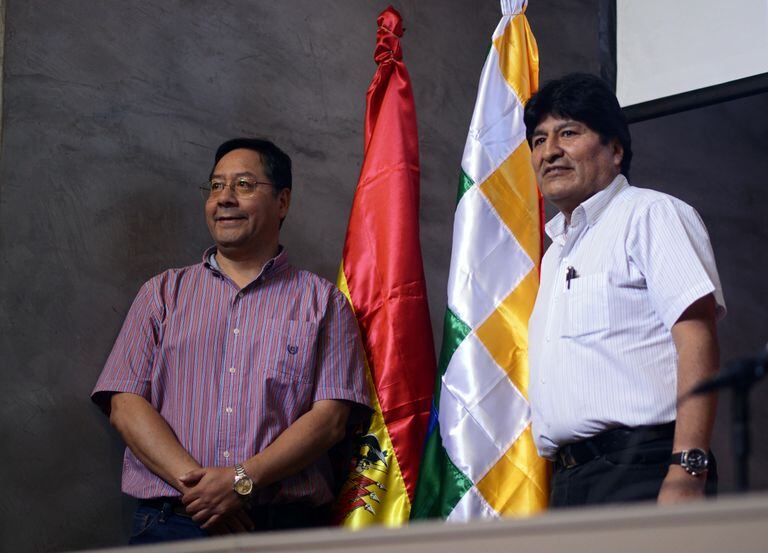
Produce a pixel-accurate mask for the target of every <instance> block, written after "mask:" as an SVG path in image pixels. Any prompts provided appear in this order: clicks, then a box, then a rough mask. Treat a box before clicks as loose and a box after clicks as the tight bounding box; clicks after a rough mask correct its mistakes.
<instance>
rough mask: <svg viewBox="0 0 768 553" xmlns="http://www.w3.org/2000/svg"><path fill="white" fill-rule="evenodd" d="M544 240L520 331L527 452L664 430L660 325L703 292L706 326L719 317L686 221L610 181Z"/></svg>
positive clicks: (698, 243) (705, 255)
mask: <svg viewBox="0 0 768 553" xmlns="http://www.w3.org/2000/svg"><path fill="white" fill-rule="evenodd" d="M546 232H547V234H548V235H549V236H550V238H552V245H551V246H550V247H549V249H548V250H547V252H546V254H545V255H544V259H543V260H542V267H541V286H540V288H539V293H538V296H537V298H536V304H535V306H534V309H533V313H532V314H531V319H530V322H529V329H528V331H529V349H528V354H529V363H530V375H531V376H530V379H531V380H530V399H531V411H532V412H531V418H532V426H533V433H534V440H535V442H536V446H537V448H538V450H539V453H540V454H541V455H542V456H544V457H550V458H551V457H552V456H553V454H554V453H555V451H556V450H557V448H558V447H560V446H562V445H564V444H567V443H570V442H574V441H577V440H582V439H584V438H588V437H590V436H594V435H595V434H597V433H599V432H602V431H604V430H606V429H609V428H613V427H616V426H630V427H632V426H640V425H647V424H661V423H666V422H670V421H672V420H674V419H675V416H676V410H675V403H676V397H677V351H676V349H675V344H674V342H673V340H672V334H671V328H672V325H673V324H675V322H676V321H677V320H678V318H679V317H680V315H682V313H683V312H684V311H685V309H686V308H687V307H689V306H690V305H691V304H692V303H693V302H694V301H696V300H697V299H699V298H701V297H703V296H706V295H707V294H710V293H714V297H715V301H716V303H717V311H718V319H719V318H721V317H722V316H723V315H724V314H725V303H724V301H723V294H722V291H721V288H720V280H719V278H718V275H717V269H716V267H715V260H714V255H713V253H712V247H711V246H710V243H709V236H708V235H707V231H706V229H705V228H704V224H703V223H702V221H701V219H700V218H699V216H698V214H697V213H696V211H695V210H694V209H693V208H692V207H690V206H689V205H687V204H685V203H683V202H682V201H680V200H678V199H676V198H673V197H671V196H669V195H667V194H662V193H661V192H656V191H653V190H646V189H642V188H636V187H633V186H630V185H629V184H628V183H627V180H626V179H625V178H624V177H623V176H622V175H619V176H617V177H616V179H615V180H614V181H613V182H612V183H611V184H610V185H609V186H608V187H607V188H606V189H605V190H602V191H600V192H598V193H597V194H595V195H594V196H592V197H591V198H588V199H587V200H586V201H585V202H583V203H582V204H581V205H580V206H578V207H577V208H576V209H575V210H574V211H573V213H572V215H571V222H570V225H566V221H565V217H564V216H563V215H562V214H558V215H557V216H556V217H554V218H553V219H552V220H551V221H550V222H549V223H548V224H547V226H546ZM569 268H571V270H570V274H571V275H572V278H571V279H570V280H569V279H567V275H568V274H569ZM574 272H575V276H573V275H574Z"/></svg>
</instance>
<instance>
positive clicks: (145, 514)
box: [128, 503, 208, 545]
mask: <svg viewBox="0 0 768 553" xmlns="http://www.w3.org/2000/svg"><path fill="white" fill-rule="evenodd" d="M206 536H208V533H207V532H206V531H205V530H203V529H201V528H200V525H198V524H197V523H196V522H195V521H194V520H192V519H191V518H190V517H188V516H186V515H180V514H177V513H174V512H173V506H172V505H171V504H170V503H164V504H163V506H162V508H161V509H156V508H154V507H149V506H147V505H139V506H138V508H137V509H136V512H135V513H134V515H133V528H132V530H131V538H130V540H129V541H128V543H129V544H131V545H141V544H147V543H157V542H163V541H175V540H190V539H194V538H204V537H206Z"/></svg>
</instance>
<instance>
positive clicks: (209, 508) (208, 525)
mask: <svg viewBox="0 0 768 553" xmlns="http://www.w3.org/2000/svg"><path fill="white" fill-rule="evenodd" d="M179 480H180V481H181V482H182V483H183V484H184V485H185V486H186V487H187V488H188V491H187V492H185V493H184V495H183V496H182V498H181V501H182V503H184V506H185V508H186V510H187V514H189V515H190V516H191V517H192V520H194V521H195V522H197V523H198V524H200V525H201V528H203V529H204V530H211V529H214V528H217V527H219V526H220V525H221V524H224V527H225V528H227V529H230V528H233V529H235V530H237V531H240V530H239V529H240V528H241V527H242V528H243V530H242V531H246V530H252V529H253V523H252V522H251V520H250V518H248V517H247V515H246V516H245V517H241V516H239V515H238V514H239V513H240V512H243V508H242V507H243V501H242V499H240V497H239V496H238V495H237V493H236V492H235V490H234V489H233V488H232V485H233V483H234V481H235V471H234V469H233V468H232V467H205V468H201V469H195V470H191V471H189V472H187V473H186V474H184V475H183V476H181V478H179Z"/></svg>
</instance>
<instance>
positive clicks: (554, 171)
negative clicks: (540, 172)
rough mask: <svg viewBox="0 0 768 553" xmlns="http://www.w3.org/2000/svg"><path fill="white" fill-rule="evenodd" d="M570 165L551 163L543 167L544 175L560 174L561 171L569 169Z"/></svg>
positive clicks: (564, 171)
mask: <svg viewBox="0 0 768 553" xmlns="http://www.w3.org/2000/svg"><path fill="white" fill-rule="evenodd" d="M570 170H571V168H570V167H565V166H563V165H553V166H551V167H547V168H546V169H544V174H545V175H555V176H556V175H561V174H563V173H566V172H567V171H570Z"/></svg>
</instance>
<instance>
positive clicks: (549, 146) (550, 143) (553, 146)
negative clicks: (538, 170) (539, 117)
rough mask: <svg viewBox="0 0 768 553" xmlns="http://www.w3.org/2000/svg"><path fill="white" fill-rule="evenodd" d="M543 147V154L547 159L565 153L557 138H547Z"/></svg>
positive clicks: (553, 158) (549, 159)
mask: <svg viewBox="0 0 768 553" xmlns="http://www.w3.org/2000/svg"><path fill="white" fill-rule="evenodd" d="M541 147H542V151H541V155H542V157H543V158H544V159H545V160H546V161H553V160H555V159H557V158H559V157H560V156H562V155H563V150H562V148H560V143H559V142H558V141H557V138H547V139H546V140H545V141H544V144H542V145H541Z"/></svg>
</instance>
